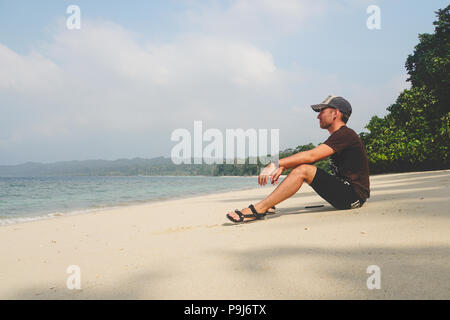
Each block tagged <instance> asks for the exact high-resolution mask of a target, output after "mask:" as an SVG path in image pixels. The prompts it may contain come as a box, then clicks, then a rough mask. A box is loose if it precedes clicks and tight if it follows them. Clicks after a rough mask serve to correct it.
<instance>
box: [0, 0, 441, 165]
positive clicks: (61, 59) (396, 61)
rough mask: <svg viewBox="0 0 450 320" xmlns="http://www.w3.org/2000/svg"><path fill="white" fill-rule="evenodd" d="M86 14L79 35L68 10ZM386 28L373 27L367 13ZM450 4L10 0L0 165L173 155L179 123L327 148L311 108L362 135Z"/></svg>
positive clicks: (1, 47)
mask: <svg viewBox="0 0 450 320" xmlns="http://www.w3.org/2000/svg"><path fill="white" fill-rule="evenodd" d="M71 4H75V5H78V6H79V7H80V9H81V23H82V27H81V30H67V28H66V19H67V18H68V16H69V15H68V14H66V8H67V7H68V6H69V5H71ZM372 4H375V5H378V6H379V7H380V10H381V29H380V30H369V29H368V28H367V27H366V20H367V18H368V16H369V15H368V14H367V13H366V8H367V7H368V6H369V5H372ZM445 5H447V2H446V1H439V0H435V1H402V0H391V1H366V0H347V1H344V0H341V1H321V0H316V1H309V0H304V1H298V0H285V1H275V0H241V1H194V0H190V1H187V0H186V1H182V0H180V1H131V3H130V2H126V1H98V0H97V1H22V0H16V1H11V0H10V1H0V70H2V72H1V73H0V108H1V110H0V111H1V114H2V115H3V116H2V117H1V118H0V164H17V163H23V162H27V161H39V162H54V161H60V160H75V159H76V160H85V159H117V158H133V157H147V158H150V157H155V156H160V155H165V156H168V155H169V154H170V150H171V148H172V147H173V145H174V143H173V142H171V141H170V134H171V132H173V130H175V129H177V128H186V129H188V130H191V131H192V130H193V121H194V120H202V121H203V123H204V127H205V128H219V129H221V130H225V129H226V128H243V129H249V128H267V129H270V128H279V129H280V145H281V147H282V148H287V147H295V146H297V145H300V144H306V143H309V142H313V143H319V142H322V141H323V140H325V139H326V137H327V134H328V133H327V132H326V131H323V130H320V128H319V126H318V123H317V120H316V118H315V117H316V114H315V113H313V112H312V111H311V110H310V109H309V105H310V104H313V103H317V102H320V101H322V100H323V99H324V98H325V97H326V96H327V95H328V94H335V95H342V96H344V97H346V98H347V99H348V100H349V101H350V102H351V103H352V106H353V109H354V113H353V115H352V117H351V119H350V121H349V124H348V125H349V127H351V128H354V129H355V131H357V132H361V131H362V130H364V126H365V125H366V124H367V122H368V121H369V120H370V118H371V117H372V116H373V115H379V116H381V115H384V114H385V113H386V107H388V106H389V104H391V103H393V102H394V101H395V98H396V97H397V96H398V94H399V92H400V91H401V90H403V89H404V88H406V87H407V86H408V84H407V83H406V82H405V79H406V72H405V69H404V64H405V60H406V57H407V55H408V54H410V53H412V50H413V48H414V46H415V45H416V44H417V42H418V38H417V36H418V34H419V33H425V32H433V29H434V28H433V25H432V22H433V21H434V20H435V14H434V11H436V10H437V9H439V8H443V7H444V6H445Z"/></svg>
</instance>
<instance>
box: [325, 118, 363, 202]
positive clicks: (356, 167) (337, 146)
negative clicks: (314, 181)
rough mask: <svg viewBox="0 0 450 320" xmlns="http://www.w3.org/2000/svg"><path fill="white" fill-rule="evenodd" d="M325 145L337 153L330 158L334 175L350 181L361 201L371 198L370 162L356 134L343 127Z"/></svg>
mask: <svg viewBox="0 0 450 320" xmlns="http://www.w3.org/2000/svg"><path fill="white" fill-rule="evenodd" d="M324 143H325V144H326V145H327V146H329V147H330V148H332V149H333V150H334V151H335V153H333V154H332V155H331V157H330V165H331V170H332V173H333V175H335V176H337V177H341V178H343V179H344V180H346V181H348V182H349V183H350V184H351V185H352V187H353V190H355V192H356V194H357V195H358V196H359V197H360V198H361V200H366V199H367V198H369V197H370V184H369V161H368V160H367V154H366V149H365V148H364V145H363V144H362V142H361V139H360V138H359V136H358V135H357V134H356V132H355V131H353V130H352V129H350V128H348V127H347V126H342V127H341V128H339V129H338V130H337V131H335V132H333V134H332V135H331V136H329V137H328V139H327V140H326V141H325V142H324Z"/></svg>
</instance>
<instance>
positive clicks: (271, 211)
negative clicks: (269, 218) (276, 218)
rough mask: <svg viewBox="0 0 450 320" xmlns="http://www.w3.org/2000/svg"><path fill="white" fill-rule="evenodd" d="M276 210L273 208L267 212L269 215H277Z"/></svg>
mask: <svg viewBox="0 0 450 320" xmlns="http://www.w3.org/2000/svg"><path fill="white" fill-rule="evenodd" d="M275 210H276V208H275V206H273V207H272V208H269V210H267V213H268V214H274V213H276V212H275Z"/></svg>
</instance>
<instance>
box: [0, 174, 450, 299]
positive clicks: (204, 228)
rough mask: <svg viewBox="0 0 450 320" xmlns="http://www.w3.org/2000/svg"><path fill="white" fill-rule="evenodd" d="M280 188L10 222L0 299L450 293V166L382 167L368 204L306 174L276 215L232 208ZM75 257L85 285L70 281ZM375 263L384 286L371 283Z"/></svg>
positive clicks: (2, 241) (3, 233) (2, 250)
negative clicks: (231, 215) (237, 218)
mask: <svg viewBox="0 0 450 320" xmlns="http://www.w3.org/2000/svg"><path fill="white" fill-rule="evenodd" d="M255 187H257V181H256V179H255ZM270 191H271V189H270V188H255V189H252V190H246V191H237V192H227V193H221V194H212V195H207V196H197V197H192V198H188V199H178V200H171V201H163V202H157V203H149V204H144V205H133V206H127V207H121V208H113V209H105V210H104V211H100V212H94V213H87V214H79V215H74V216H62V217H55V218H53V219H49V220H40V221H33V222H28V223H21V224H16V225H9V226H3V227H0V283H1V285H0V298H1V299H233V300H238V299H251V300H253V299H449V298H450V232H449V230H450V170H444V171H433V172H415V173H402V174H389V175H378V176H372V177H371V198H370V199H369V200H368V201H367V203H366V204H365V205H364V206H363V207H362V208H360V209H355V210H345V211H338V210H335V209H333V208H332V207H331V206H330V205H328V204H327V203H326V202H325V201H324V200H322V199H321V198H320V197H319V196H317V195H316V194H315V193H314V191H313V190H312V189H311V188H310V187H309V186H307V185H305V186H304V187H303V188H302V190H301V191H300V192H299V193H297V194H296V195H294V197H292V198H291V199H288V200H287V201H285V202H283V203H281V204H280V205H279V206H278V213H277V214H275V215H271V216H268V217H267V218H266V219H265V220H262V221H257V222H251V223H247V224H240V225H234V224H232V223H231V222H230V221H229V220H227V219H226V218H225V214H226V213H227V211H230V210H234V209H236V208H238V209H241V208H243V207H246V206H248V205H249V204H251V203H255V202H256V201H258V200H259V199H261V198H262V197H264V196H265V195H266V194H268V192H270ZM316 204H325V206H324V207H323V208H315V209H305V206H307V205H316ZM70 265H77V266H79V267H80V270H81V289H80V290H77V289H74V290H69V289H68V288H67V286H66V281H67V278H68V277H69V276H70V275H69V274H68V273H66V270H67V268H68V266H70ZM370 265H376V266H379V268H380V271H381V273H380V280H381V282H380V284H381V288H380V289H373V290H369V289H368V287H367V284H366V281H367V278H368V277H369V276H370V274H368V273H366V270H367V268H368V266H370Z"/></svg>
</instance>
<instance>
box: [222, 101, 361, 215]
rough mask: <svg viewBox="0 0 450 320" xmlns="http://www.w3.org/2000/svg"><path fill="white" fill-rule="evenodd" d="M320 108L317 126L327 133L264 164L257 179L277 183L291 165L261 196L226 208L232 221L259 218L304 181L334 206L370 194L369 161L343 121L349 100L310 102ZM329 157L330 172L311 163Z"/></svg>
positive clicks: (348, 205) (350, 204)
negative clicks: (310, 146) (315, 142)
mask: <svg viewBox="0 0 450 320" xmlns="http://www.w3.org/2000/svg"><path fill="white" fill-rule="evenodd" d="M311 107H312V109H313V110H314V111H316V112H320V113H319V115H318V116H317V118H318V119H319V120H320V127H321V128H322V129H327V130H328V132H330V137H329V138H328V139H327V140H326V141H325V142H324V143H323V144H321V145H319V146H317V147H315V148H314V149H312V150H308V151H304V152H299V153H296V154H294V155H292V156H290V157H287V158H283V159H280V160H279V161H277V162H272V163H270V164H269V165H267V166H266V167H265V168H264V170H263V171H262V172H261V174H260V175H259V177H258V183H259V184H260V185H261V186H263V185H265V184H267V182H268V179H269V177H271V183H272V184H273V183H278V178H279V177H280V175H281V173H282V172H283V171H284V170H285V169H289V168H293V169H292V171H291V172H290V173H289V175H288V176H287V177H286V178H285V179H284V180H283V182H282V183H281V184H280V185H279V186H278V187H277V188H276V189H275V190H273V192H272V193H271V194H270V195H269V196H268V197H267V198H265V199H264V200H262V201H260V202H258V203H257V204H255V205H254V206H253V205H250V206H249V207H248V208H245V209H242V210H240V211H239V210H235V211H234V212H229V213H228V214H227V218H228V219H230V220H231V221H233V222H236V223H239V222H247V221H251V220H255V219H260V218H262V217H264V216H265V215H266V213H267V212H268V210H269V209H270V208H272V207H273V206H275V205H276V204H278V203H280V202H282V201H284V200H285V199H287V198H289V197H291V196H292V195H293V194H295V193H296V192H297V191H298V190H299V189H300V187H301V186H302V184H303V182H304V181H306V183H308V184H309V185H310V186H311V187H312V188H313V189H314V190H315V191H316V192H317V193H318V194H319V195H320V196H321V197H322V198H324V199H325V200H326V201H328V202H329V203H330V204H331V205H332V206H333V207H335V208H336V209H353V208H359V207H361V206H362V205H363V204H364V202H365V201H366V199H367V198H369V196H370V188H369V164H368V160H367V155H366V151H365V148H364V145H363V144H362V142H361V139H360V138H359V136H358V135H357V134H356V132H355V131H353V130H352V129H350V128H348V127H347V126H346V123H347V121H348V119H349V117H350V115H351V113H352V107H351V105H350V103H349V102H348V101H347V100H345V99H344V98H342V97H336V96H328V97H327V98H326V99H325V101H323V102H322V103H320V104H316V105H312V106H311ZM329 156H331V158H330V165H331V168H332V172H333V174H332V175H330V174H328V173H327V172H325V171H324V170H322V169H319V168H317V167H315V166H313V165H311V163H314V162H316V161H319V160H321V159H324V158H326V157H329Z"/></svg>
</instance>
